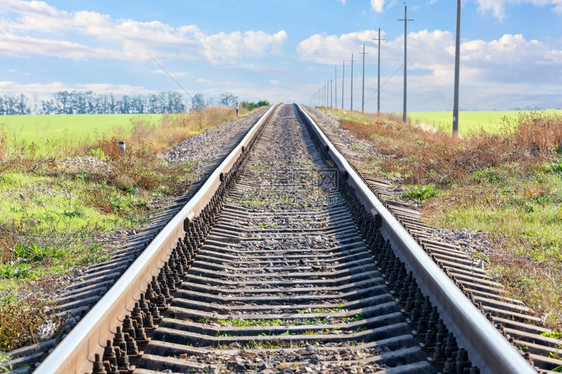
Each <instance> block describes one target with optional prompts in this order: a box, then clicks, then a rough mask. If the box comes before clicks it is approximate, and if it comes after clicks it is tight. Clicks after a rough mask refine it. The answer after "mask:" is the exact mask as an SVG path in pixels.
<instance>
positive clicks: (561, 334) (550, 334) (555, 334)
mask: <svg viewBox="0 0 562 374" xmlns="http://www.w3.org/2000/svg"><path fill="white" fill-rule="evenodd" d="M541 336H546V337H547V338H553V339H562V331H558V330H552V331H545V332H543V333H541Z"/></svg>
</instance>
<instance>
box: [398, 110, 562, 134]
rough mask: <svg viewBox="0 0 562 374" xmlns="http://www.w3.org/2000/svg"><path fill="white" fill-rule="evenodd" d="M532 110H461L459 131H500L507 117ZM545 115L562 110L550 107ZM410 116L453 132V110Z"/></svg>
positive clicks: (513, 117) (472, 132)
mask: <svg viewBox="0 0 562 374" xmlns="http://www.w3.org/2000/svg"><path fill="white" fill-rule="evenodd" d="M530 113H533V112H532V111H528V110H524V111H516V110H512V111H460V112H459V132H460V134H461V135H471V134H475V133H478V132H482V131H484V132H488V133H498V132H500V131H501V129H502V127H503V126H504V125H505V119H509V120H512V121H513V120H517V118H518V117H519V116H520V115H521V114H524V115H525V114H530ZM540 113H542V114H545V115H561V114H562V111H560V110H555V109H548V110H544V111H540ZM408 118H409V119H410V121H411V122H412V123H423V124H426V125H430V126H434V127H436V128H438V129H440V130H442V131H444V132H447V133H450V132H452V127H453V112H448V111H442V112H410V113H408Z"/></svg>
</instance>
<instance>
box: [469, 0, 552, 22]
mask: <svg viewBox="0 0 562 374" xmlns="http://www.w3.org/2000/svg"><path fill="white" fill-rule="evenodd" d="M476 2H477V3H478V10H479V11H481V12H487V11H492V13H493V15H494V17H496V18H497V19H499V20H503V19H504V18H505V5H506V4H532V5H536V6H552V10H553V11H554V12H556V13H560V14H562V0H476Z"/></svg>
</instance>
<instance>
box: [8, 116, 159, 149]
mask: <svg viewBox="0 0 562 374" xmlns="http://www.w3.org/2000/svg"><path fill="white" fill-rule="evenodd" d="M161 118H162V115H161V114H136V115H131V114H76V115H28V116H19V115H18V116H2V117H0V123H2V124H3V125H4V126H3V127H4V130H5V131H6V132H8V133H10V137H9V140H10V141H11V142H12V143H13V144H22V143H24V144H26V145H27V146H28V147H32V145H33V146H34V147H35V149H36V151H37V154H39V155H47V154H53V152H54V151H55V150H56V149H60V148H64V149H72V148H75V147H76V146H77V145H79V144H82V145H83V144H91V143H94V142H96V140H97V139H99V138H100V137H102V136H103V135H104V134H105V135H106V136H109V137H112V136H113V135H120V134H123V135H126V134H129V132H130V131H131V129H132V128H133V127H134V124H135V123H136V122H138V121H146V122H149V123H152V124H158V123H159V122H160V120H161Z"/></svg>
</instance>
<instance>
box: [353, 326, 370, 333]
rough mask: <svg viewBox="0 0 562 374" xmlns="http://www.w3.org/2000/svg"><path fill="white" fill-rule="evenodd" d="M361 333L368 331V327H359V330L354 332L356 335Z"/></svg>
mask: <svg viewBox="0 0 562 374" xmlns="http://www.w3.org/2000/svg"><path fill="white" fill-rule="evenodd" d="M361 331H367V327H366V326H363V327H358V328H357V329H355V330H354V331H353V332H354V333H358V332H361Z"/></svg>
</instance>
